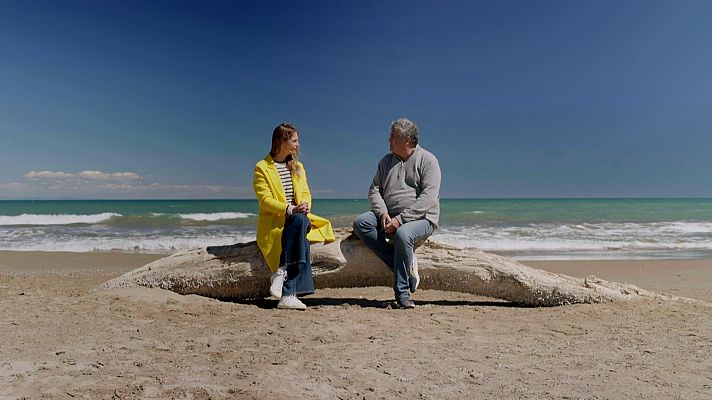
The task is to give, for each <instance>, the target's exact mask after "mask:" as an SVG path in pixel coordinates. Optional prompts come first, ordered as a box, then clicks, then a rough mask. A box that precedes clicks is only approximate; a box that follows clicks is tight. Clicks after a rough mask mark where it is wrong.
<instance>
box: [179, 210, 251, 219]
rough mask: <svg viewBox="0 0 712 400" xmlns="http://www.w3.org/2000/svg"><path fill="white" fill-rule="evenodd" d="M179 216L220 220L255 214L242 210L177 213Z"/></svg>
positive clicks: (247, 216)
mask: <svg viewBox="0 0 712 400" xmlns="http://www.w3.org/2000/svg"><path fill="white" fill-rule="evenodd" d="M179 215H180V217H181V218H183V219H188V220H191V221H220V220H224V219H238V218H249V217H254V216H256V214H253V213H243V212H220V213H196V214H179Z"/></svg>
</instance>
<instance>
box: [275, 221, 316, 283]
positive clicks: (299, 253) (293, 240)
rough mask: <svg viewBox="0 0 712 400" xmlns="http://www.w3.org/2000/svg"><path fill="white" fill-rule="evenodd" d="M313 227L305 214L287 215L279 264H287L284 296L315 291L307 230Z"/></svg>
mask: <svg viewBox="0 0 712 400" xmlns="http://www.w3.org/2000/svg"><path fill="white" fill-rule="evenodd" d="M309 229H311V224H310V222H309V219H308V218H307V216H306V215H305V214H302V213H294V214H292V215H289V216H287V219H286V220H285V221H284V230H283V231H282V254H280V256H279V265H280V266H285V265H286V266H287V279H285V281H284V286H282V296H290V295H297V294H312V293H314V278H313V277H312V268H311V256H310V255H309V240H307V232H309Z"/></svg>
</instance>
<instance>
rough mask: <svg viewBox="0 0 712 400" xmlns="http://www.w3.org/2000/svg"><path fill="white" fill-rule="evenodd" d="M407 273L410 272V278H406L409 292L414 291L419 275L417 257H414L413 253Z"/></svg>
mask: <svg viewBox="0 0 712 400" xmlns="http://www.w3.org/2000/svg"><path fill="white" fill-rule="evenodd" d="M408 274H410V278H408V286H410V292H411V293H415V289H417V288H418V285H420V275H418V259H417V258H416V257H415V253H414V254H413V262H412V263H411V264H410V269H408Z"/></svg>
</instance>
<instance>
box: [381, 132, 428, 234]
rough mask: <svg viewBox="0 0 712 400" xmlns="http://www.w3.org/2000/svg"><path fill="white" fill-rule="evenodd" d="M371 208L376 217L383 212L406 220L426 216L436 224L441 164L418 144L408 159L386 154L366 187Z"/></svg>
mask: <svg viewBox="0 0 712 400" xmlns="http://www.w3.org/2000/svg"><path fill="white" fill-rule="evenodd" d="M368 201H369V202H371V210H373V212H374V214H376V216H377V217H378V218H380V217H381V215H383V214H384V213H386V212H388V215H390V216H391V217H395V218H396V219H398V222H400V223H401V224H405V223H407V222H411V221H416V220H419V219H423V218H425V219H427V220H428V221H430V222H431V223H432V224H433V226H434V227H436V228H437V227H438V220H439V219H440V165H439V164H438V159H437V158H435V156H434V155H433V154H432V153H430V152H429V151H427V150H425V149H424V148H422V147H420V145H417V146H415V150H414V151H413V153H412V154H411V155H410V157H409V158H408V160H407V161H405V162H403V160H401V159H400V157H398V156H397V155H395V154H393V153H389V154H387V155H386V156H384V157H383V158H382V159H381V161H380V162H379V163H378V170H377V171H376V175H375V176H374V177H373V183H372V184H371V187H370V188H369V190H368Z"/></svg>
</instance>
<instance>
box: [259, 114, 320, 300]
mask: <svg viewBox="0 0 712 400" xmlns="http://www.w3.org/2000/svg"><path fill="white" fill-rule="evenodd" d="M298 156H299V132H297V129H296V128H295V127H294V125H292V124H288V123H284V124H280V125H279V126H278V127H276V128H275V129H274V132H272V149H271V150H270V153H269V154H268V155H267V157H265V158H264V160H261V161H260V162H258V163H257V165H256V166H255V175H254V179H253V186H254V189H255V195H257V201H258V203H259V207H260V210H259V215H258V217H257V245H258V246H259V248H260V251H262V255H263V256H264V258H265V261H266V262H267V265H268V266H269V268H270V270H271V271H272V276H271V278H270V281H271V285H270V294H272V296H274V297H276V298H279V299H280V300H279V304H278V305H277V307H278V308H285V309H293V310H305V309H306V308H307V307H306V305H304V303H302V302H301V301H300V300H299V299H298V298H297V295H304V294H311V293H314V280H313V279H312V269H311V259H310V255H309V243H310V242H327V243H328V242H333V241H334V232H333V231H332V230H331V223H330V222H329V221H328V220H326V219H324V218H321V217H318V216H316V215H314V214H312V213H311V201H312V198H311V193H310V192H309V185H308V184H307V175H306V172H305V171H304V166H303V165H302V163H300V162H299V161H297V157H298Z"/></svg>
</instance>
